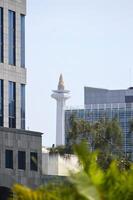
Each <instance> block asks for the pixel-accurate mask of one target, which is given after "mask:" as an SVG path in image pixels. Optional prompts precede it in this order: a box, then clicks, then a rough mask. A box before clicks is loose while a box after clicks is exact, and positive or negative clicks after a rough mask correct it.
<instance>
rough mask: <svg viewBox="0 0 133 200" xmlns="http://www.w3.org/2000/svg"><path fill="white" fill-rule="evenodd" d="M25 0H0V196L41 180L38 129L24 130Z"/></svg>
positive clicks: (40, 152) (3, 196)
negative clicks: (16, 184) (19, 186)
mask: <svg viewBox="0 0 133 200" xmlns="http://www.w3.org/2000/svg"><path fill="white" fill-rule="evenodd" d="M25 15H26V0H0V199H4V200H5V199H6V198H7V196H8V193H9V192H10V188H11V187H12V186H13V184H15V183H20V184H24V185H27V186H29V187H37V186H39V185H40V183H41V174H42V173H41V171H42V150H41V146H42V133H38V132H33V131H27V130H25V85H26V66H25Z"/></svg>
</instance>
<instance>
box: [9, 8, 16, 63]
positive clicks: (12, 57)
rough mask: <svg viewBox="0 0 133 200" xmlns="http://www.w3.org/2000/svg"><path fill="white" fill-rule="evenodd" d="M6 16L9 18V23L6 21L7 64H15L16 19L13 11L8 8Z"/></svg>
mask: <svg viewBox="0 0 133 200" xmlns="http://www.w3.org/2000/svg"><path fill="white" fill-rule="evenodd" d="M8 12H9V13H8V18H9V21H8V22H9V23H8V37H9V38H8V39H9V44H8V48H9V64H10V65H15V64H16V42H15V38H16V33H15V32H16V24H15V23H16V19H15V12H14V11H11V10H9V11H8Z"/></svg>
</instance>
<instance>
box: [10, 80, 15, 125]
mask: <svg viewBox="0 0 133 200" xmlns="http://www.w3.org/2000/svg"><path fill="white" fill-rule="evenodd" d="M9 128H16V84H15V83H14V82H11V81H9Z"/></svg>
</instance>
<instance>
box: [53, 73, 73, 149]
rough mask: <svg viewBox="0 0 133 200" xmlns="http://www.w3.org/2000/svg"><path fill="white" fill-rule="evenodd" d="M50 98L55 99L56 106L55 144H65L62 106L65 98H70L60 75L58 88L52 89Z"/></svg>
mask: <svg viewBox="0 0 133 200" xmlns="http://www.w3.org/2000/svg"><path fill="white" fill-rule="evenodd" d="M52 98H54V99H55V100H56V101H57V108H56V146H61V145H64V144H65V128H64V124H65V122H64V120H65V118H64V116H65V113H64V107H65V102H66V100H67V99H69V98H70V95H69V91H68V90H65V89H64V81H63V77H62V75H60V78H59V84H58V89H57V90H54V91H53V94H52Z"/></svg>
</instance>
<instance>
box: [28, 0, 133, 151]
mask: <svg viewBox="0 0 133 200" xmlns="http://www.w3.org/2000/svg"><path fill="white" fill-rule="evenodd" d="M26 67H27V87H26V113H27V114H26V122H27V123H26V128H27V129H30V130H34V131H39V132H42V133H44V134H43V140H42V141H43V142H42V143H43V146H47V147H48V146H51V145H52V144H55V134H56V101H55V100H54V99H52V98H51V94H52V90H54V89H56V88H57V84H58V79H59V75H60V73H62V74H63V77H64V82H65V87H66V89H69V90H70V91H71V98H70V100H68V101H67V105H68V106H74V107H76V106H80V105H83V103H84V86H91V87H98V88H107V89H124V88H125V89H127V88H128V87H129V86H133V1H132V0H111V1H109V0H108V1H107V0H100V1H99V0H27V16H26Z"/></svg>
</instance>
